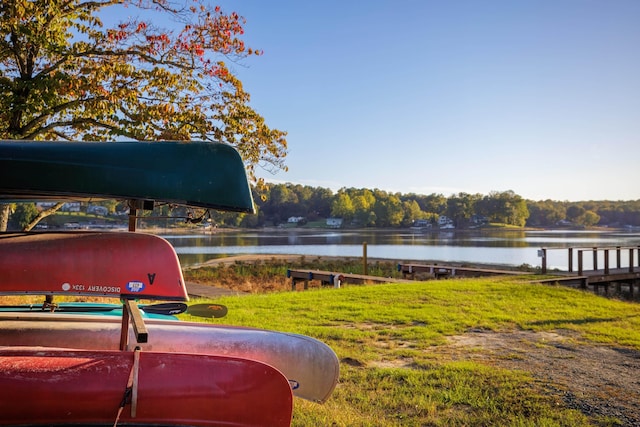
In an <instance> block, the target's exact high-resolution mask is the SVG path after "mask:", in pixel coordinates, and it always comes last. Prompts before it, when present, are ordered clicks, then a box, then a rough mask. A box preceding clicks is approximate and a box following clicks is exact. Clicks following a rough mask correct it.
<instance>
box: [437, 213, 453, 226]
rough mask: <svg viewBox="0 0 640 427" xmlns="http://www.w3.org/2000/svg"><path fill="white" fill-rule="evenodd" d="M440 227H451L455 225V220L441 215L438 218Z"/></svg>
mask: <svg viewBox="0 0 640 427" xmlns="http://www.w3.org/2000/svg"><path fill="white" fill-rule="evenodd" d="M438 225H439V226H440V227H445V226H449V225H453V220H452V219H451V218H449V217H447V216H444V215H441V216H440V217H439V218H438Z"/></svg>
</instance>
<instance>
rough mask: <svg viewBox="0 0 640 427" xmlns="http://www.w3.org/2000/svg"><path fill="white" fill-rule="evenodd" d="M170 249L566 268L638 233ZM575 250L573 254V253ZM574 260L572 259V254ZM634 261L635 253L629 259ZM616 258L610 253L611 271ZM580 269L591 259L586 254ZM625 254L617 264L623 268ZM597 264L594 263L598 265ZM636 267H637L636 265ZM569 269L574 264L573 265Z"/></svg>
mask: <svg viewBox="0 0 640 427" xmlns="http://www.w3.org/2000/svg"><path fill="white" fill-rule="evenodd" d="M163 237H164V238H166V239H167V240H169V242H171V244H172V245H173V246H174V247H175V249H176V252H177V253H178V256H179V258H180V261H181V262H182V264H183V265H185V266H188V265H194V264H199V263H202V262H205V261H207V260H209V259H212V258H219V257H224V256H231V255H239V254H294V255H304V256H340V257H361V256H362V255H363V243H365V242H366V244H367V256H368V257H369V258H387V259H393V260H398V261H422V262H426V261H435V262H437V261H442V262H468V263H489V264H502V265H510V266H519V265H522V264H528V265H531V266H534V267H535V266H540V265H541V258H540V257H539V256H538V250H539V249H540V248H543V247H544V248H548V249H549V250H548V252H547V266H548V267H549V268H560V269H563V270H566V269H567V266H568V259H567V258H568V256H567V254H568V251H567V250H566V249H565V250H560V249H561V248H568V247H581V248H592V247H605V246H606V247H615V246H623V247H628V246H634V247H637V246H640V232H639V231H633V232H632V231H624V230H611V231H587V230H584V231H583V230H579V231H567V230H545V231H522V230H517V231H507V230H500V231H491V230H483V231H471V230H464V231H456V230H447V231H427V232H414V231H410V230H392V231H390V230H357V231H351V230H348V231H342V230H320V229H318V230H309V229H282V230H264V231H246V230H245V231H231V232H229V231H224V232H218V233H206V234H205V233H202V234H185V235H176V234H167V235H163ZM574 252H575V251H574ZM574 256H575V255H574ZM634 256H635V258H636V262H634V264H636V263H637V258H638V254H637V251H636V254H635V255H634ZM602 257H603V255H602V254H600V258H602ZM614 257H615V254H610V258H611V260H612V261H611V262H612V264H611V265H612V267H613V266H614V264H613V262H614V259H615V258H614ZM584 260H585V264H584V268H585V269H588V268H590V266H591V264H590V263H591V262H592V256H591V255H590V254H589V255H585V257H584ZM627 260H628V255H627V254H626V253H625V254H624V255H623V257H622V266H623V267H626V266H628V262H627ZM602 262H603V261H602V259H601V260H600V261H599V265H601V266H602V265H604V264H600V263H602ZM636 265H637V264H636ZM574 266H577V264H576V261H574Z"/></svg>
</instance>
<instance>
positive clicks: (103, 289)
mask: <svg viewBox="0 0 640 427" xmlns="http://www.w3.org/2000/svg"><path fill="white" fill-rule="evenodd" d="M62 290H63V291H74V292H100V293H110V294H119V293H120V286H101V285H89V286H85V285H82V284H76V285H72V284H70V283H67V282H65V283H63V284H62Z"/></svg>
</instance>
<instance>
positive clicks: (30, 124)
mask: <svg viewBox="0 0 640 427" xmlns="http://www.w3.org/2000/svg"><path fill="white" fill-rule="evenodd" d="M107 12H109V15H107V14H106V13H107ZM101 15H102V18H103V19H104V18H106V17H107V16H121V17H122V18H121V21H120V22H118V23H117V24H113V25H111V26H106V25H104V24H103V21H102V20H101ZM158 17H160V18H162V19H157V18H158ZM160 21H162V22H172V25H171V29H168V28H163V27H161V26H159V25H158V24H156V22H160ZM244 24H245V20H244V18H242V17H241V16H240V15H238V14H237V13H235V12H232V13H225V12H223V11H222V10H221V9H220V7H214V8H211V7H209V6H208V5H207V3H206V2H205V1H204V0H185V1H183V2H180V3H179V4H178V3H176V2H169V1H167V0H102V1H101V0H93V1H89V0H87V1H80V0H3V1H2V2H0V32H1V38H0V139H21V140H32V139H33V140H85V141H112V140H123V139H133V140H146V141H156V140H185V141H186V140H200V141H220V142H224V143H227V144H230V145H232V146H234V147H235V148H236V149H237V150H238V151H239V152H240V154H241V155H242V157H243V159H244V160H245V162H246V165H247V168H248V172H249V175H250V176H251V177H252V178H254V179H255V175H254V171H255V167H257V166H261V167H266V168H269V169H271V170H272V171H277V170H285V169H286V166H285V164H284V159H285V157H286V154H287V144H286V139H285V137H286V133H285V132H282V131H280V130H277V129H271V128H269V127H268V126H267V125H266V124H265V121H264V118H263V117H262V116H260V114H258V113H257V112H256V111H255V110H254V109H253V108H252V107H251V106H250V105H249V101H250V97H249V94H248V93H247V92H245V91H244V90H243V87H242V83H241V82H240V80H239V79H238V78H237V77H236V76H235V75H234V73H233V72H232V67H230V66H229V64H234V63H241V61H242V60H243V59H245V58H247V57H249V56H254V55H261V54H262V51H260V50H256V49H252V48H250V47H247V46H245V43H244V41H243V40H242V35H243V33H244V30H243V25H244Z"/></svg>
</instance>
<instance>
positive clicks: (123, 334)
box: [120, 299, 149, 351]
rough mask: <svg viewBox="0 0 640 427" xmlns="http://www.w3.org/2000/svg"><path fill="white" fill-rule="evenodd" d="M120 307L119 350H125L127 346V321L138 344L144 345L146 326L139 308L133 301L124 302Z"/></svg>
mask: <svg viewBox="0 0 640 427" xmlns="http://www.w3.org/2000/svg"><path fill="white" fill-rule="evenodd" d="M123 305H124V306H123V307H122V328H121V329H120V350H123V351H124V350H127V346H128V345H129V320H131V323H132V325H133V332H134V333H135V335H136V341H137V342H138V343H146V342H147V340H148V339H149V332H148V331H147V326H146V325H145V324H144V319H143V318H142V313H141V312H140V307H138V304H136V302H135V301H133V300H129V299H127V300H125V301H124V303H123Z"/></svg>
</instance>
